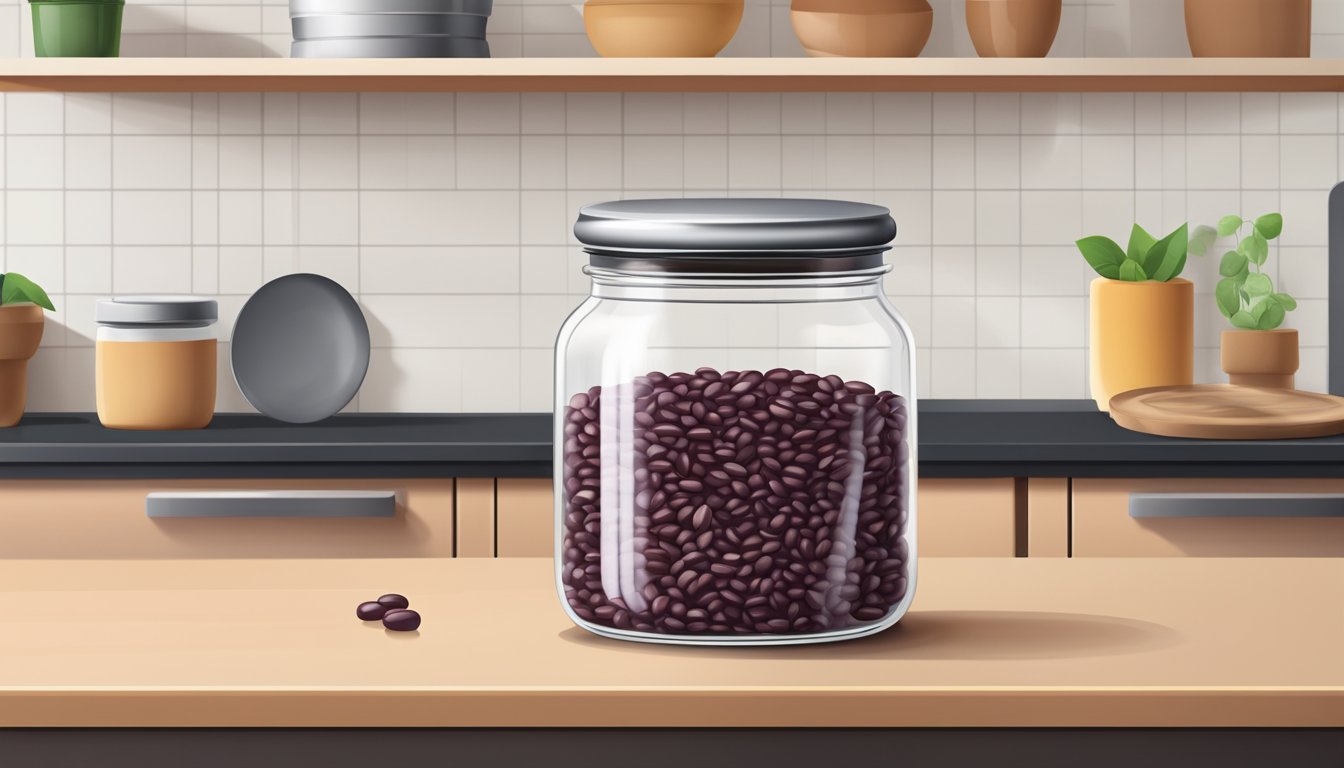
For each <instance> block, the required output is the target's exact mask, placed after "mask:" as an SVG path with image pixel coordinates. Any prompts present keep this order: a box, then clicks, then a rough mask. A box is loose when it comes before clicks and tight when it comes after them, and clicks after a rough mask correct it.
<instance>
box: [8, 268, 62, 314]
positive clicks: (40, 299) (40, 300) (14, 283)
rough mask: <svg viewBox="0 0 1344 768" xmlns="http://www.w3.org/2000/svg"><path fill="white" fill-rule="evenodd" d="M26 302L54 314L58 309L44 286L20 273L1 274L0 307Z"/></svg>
mask: <svg viewBox="0 0 1344 768" xmlns="http://www.w3.org/2000/svg"><path fill="white" fill-rule="evenodd" d="M24 302H31V303H33V304H36V305H37V306H39V307H42V308H43V309H49V310H51V311H52V312H55V311H56V307H54V306H52V304H51V297H49V296H47V292H46V291H44V290H42V286H40V285H38V284H37V283H34V282H33V281H32V280H29V279H28V278H26V277H24V276H23V275H20V274H19V273H18V272H0V306H3V305H5V304H23V303H24Z"/></svg>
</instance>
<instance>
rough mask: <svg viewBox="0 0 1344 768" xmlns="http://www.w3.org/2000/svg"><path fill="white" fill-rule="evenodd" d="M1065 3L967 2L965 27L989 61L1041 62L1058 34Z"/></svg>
mask: <svg viewBox="0 0 1344 768" xmlns="http://www.w3.org/2000/svg"><path fill="white" fill-rule="evenodd" d="M1063 5H1064V3H1063V1H1062V0H966V27H967V29H969V30H970V33H971V42H972V43H974V44H975V52H976V53H978V54H980V55H981V56H984V57H986V58H990V57H1000V58H1040V57H1042V56H1045V55H1046V54H1047V53H1049V52H1050V46H1052V45H1054V43H1055V34H1056V33H1058V32H1059V17H1060V14H1061V12H1062V11H1063Z"/></svg>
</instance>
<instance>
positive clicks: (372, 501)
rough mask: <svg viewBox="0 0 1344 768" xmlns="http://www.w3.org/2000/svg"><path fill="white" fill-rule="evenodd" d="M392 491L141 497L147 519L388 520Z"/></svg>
mask: <svg viewBox="0 0 1344 768" xmlns="http://www.w3.org/2000/svg"><path fill="white" fill-rule="evenodd" d="M396 511H397V494H396V491H183V492H179V491H168V492H162V493H151V494H149V495H147V496H145V514H147V515H149V516H150V517H392V516H394V515H395V514H396Z"/></svg>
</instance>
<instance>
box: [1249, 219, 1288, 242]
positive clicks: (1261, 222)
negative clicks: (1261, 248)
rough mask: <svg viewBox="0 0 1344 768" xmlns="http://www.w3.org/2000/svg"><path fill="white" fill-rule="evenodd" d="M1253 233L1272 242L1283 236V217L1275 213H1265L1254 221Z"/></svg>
mask: <svg viewBox="0 0 1344 768" xmlns="http://www.w3.org/2000/svg"><path fill="white" fill-rule="evenodd" d="M1255 231H1256V232H1259V233H1260V234H1261V235H1262V236H1263V237H1264V238H1265V239H1266V240H1273V239H1274V238H1276V237H1278V236H1279V235H1281V234H1283V216H1281V215H1279V214H1277V213H1266V214H1265V215H1264V216H1261V217H1260V218H1258V219H1256V220H1255Z"/></svg>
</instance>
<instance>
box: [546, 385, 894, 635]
mask: <svg viewBox="0 0 1344 768" xmlns="http://www.w3.org/2000/svg"><path fill="white" fill-rule="evenodd" d="M564 418H565V427H564V467H563V472H564V474H563V485H564V496H565V499H566V507H565V512H566V513H565V518H564V521H563V529H564V533H563V540H562V543H561V553H560V557H561V562H562V566H563V567H562V582H563V586H564V591H565V596H566V599H567V600H568V602H569V605H570V608H571V609H572V610H573V611H574V613H575V614H576V615H578V616H579V617H580V618H581V619H583V620H585V621H588V622H592V623H595V624H601V625H604V626H608V627H614V628H617V629H625V630H632V631H639V632H651V633H662V634H695V635H743V634H748V635H749V634H803V633H815V632H826V631H832V630H837V629H843V628H846V627H853V626H862V625H866V624H872V623H875V622H878V621H881V620H882V619H883V618H884V617H886V616H887V615H888V614H889V613H890V611H891V610H892V609H893V608H894V607H895V606H896V605H897V604H899V603H900V602H901V600H902V599H903V598H904V597H905V594H906V590H907V587H908V579H909V567H908V560H909V551H908V545H907V543H906V539H905V535H906V525H907V508H908V494H909V488H907V480H906V474H907V466H906V465H907V464H908V463H909V445H908V442H907V440H906V435H907V428H906V419H907V406H906V401H905V399H904V398H902V397H900V396H899V395H896V394H893V393H891V392H881V393H878V392H876V391H875V390H874V388H873V387H872V386H870V385H868V384H865V383H863V382H857V381H849V382H847V381H844V380H843V379H841V378H840V377H838V376H820V375H817V374H812V373H805V372H803V371H799V370H793V371H790V370H785V369H782V368H777V369H774V370H771V371H766V372H764V373H762V372H760V371H728V372H726V373H720V372H719V371H717V370H715V369H712V368H701V369H699V370H697V371H695V372H694V373H672V374H666V373H660V372H656V371H655V372H652V373H649V374H647V375H645V376H641V377H637V378H635V379H634V381H633V382H631V383H630V384H622V385H619V386H614V387H608V388H606V391H604V389H603V388H602V387H593V388H592V389H590V390H588V391H587V392H580V393H578V394H576V395H574V396H573V397H572V398H570V401H569V406H568V407H567V408H566V409H565V416H564ZM605 494H616V496H615V497H606V498H604V495H605ZM604 501H605V502H607V504H606V506H605V508H604V503H603V502H604ZM604 512H606V513H607V517H606V518H605V519H604V516H603V514H604Z"/></svg>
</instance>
